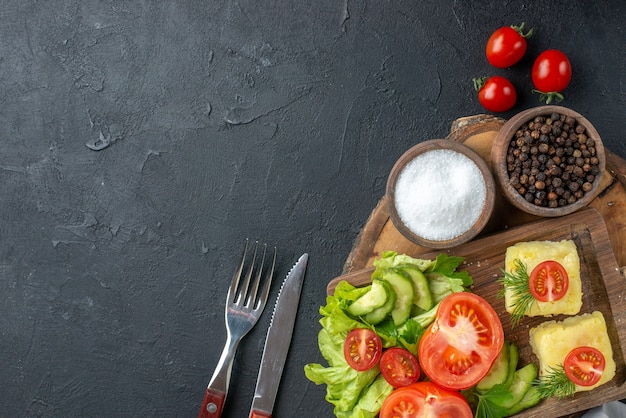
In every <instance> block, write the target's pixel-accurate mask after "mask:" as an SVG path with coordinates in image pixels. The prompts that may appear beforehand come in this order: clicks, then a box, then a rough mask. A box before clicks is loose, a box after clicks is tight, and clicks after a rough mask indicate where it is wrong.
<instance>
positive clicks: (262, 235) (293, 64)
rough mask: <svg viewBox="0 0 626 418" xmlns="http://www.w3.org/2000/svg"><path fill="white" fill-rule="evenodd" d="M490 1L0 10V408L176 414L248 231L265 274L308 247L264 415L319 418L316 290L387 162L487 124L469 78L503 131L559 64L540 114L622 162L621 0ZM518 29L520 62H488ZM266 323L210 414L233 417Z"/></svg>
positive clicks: (624, 55) (19, 413)
mask: <svg viewBox="0 0 626 418" xmlns="http://www.w3.org/2000/svg"><path fill="white" fill-rule="evenodd" d="M309 3H311V4H309ZM491 3H492V5H491V6H487V5H484V4H482V3H479V2H471V1H465V2H464V1H451V0H443V1H442V0H430V1H395V2H375V1H370V2H365V1H353V0H350V1H348V0H345V1H335V0H333V1H328V0H321V1H313V2H308V1H292V2H289V1H285V0H279V1H258V0H241V1H230V2H225V1H180V2H157V1H133V2H127V1H108V0H102V1H94V0H86V1H68V0H65V1H53V2H44V1H32V0H31V1H1V2H0V35H1V38H0V98H1V100H2V103H1V111H0V139H1V141H2V147H1V148H0V332H1V338H0V393H1V394H2V395H1V396H0V399H1V400H0V416H4V417H9V416H10V417H35V416H43V417H73V416H102V417H113V416H119V417H131V416H161V417H174V416H178V417H189V416H196V415H197V412H198V408H199V404H200V401H201V399H202V395H203V392H204V389H205V387H206V384H207V383H208V381H209V378H210V376H211V374H212V372H213V369H214V367H215V365H216V363H217V360H218V357H219V354H220V352H221V349H222V345H223V343H224V339H225V329H224V325H223V312H224V300H225V297H226V290H227V287H228V284H229V282H230V279H231V276H232V274H233V272H234V267H235V263H236V262H237V260H238V258H239V256H240V251H241V248H242V246H243V242H244V239H245V238H246V237H250V238H252V239H260V240H264V241H267V242H268V243H269V244H271V245H276V246H277V247H278V254H279V255H278V264H279V265H278V268H277V271H278V276H279V277H280V278H281V279H282V277H284V275H285V274H286V272H287V270H288V268H289V266H290V265H291V264H292V263H293V262H294V261H295V260H296V259H297V257H298V256H299V255H300V254H301V253H303V252H309V253H310V260H309V268H308V272H307V277H306V280H305V283H304V288H303V290H302V299H301V305H300V309H299V315H298V320H297V323H296V328H295V332H294V337H293V341H292V344H291V351H290V355H289V358H288V361H287V365H286V371H285V374H284V375H283V379H282V384H281V390H280V393H279V395H278V399H277V404H276V409H275V416H276V417H278V418H280V417H296V416H320V417H323V416H330V415H332V407H331V406H330V405H329V404H327V403H325V401H324V395H325V388H324V387H317V386H315V385H314V384H312V383H310V382H309V381H308V380H306V378H305V377H304V373H303V366H304V364H306V363H308V362H319V361H321V360H322V359H321V356H320V355H319V353H318V351H317V340H316V335H317V332H318V330H319V325H318V322H317V321H318V319H319V316H318V307H319V306H320V305H321V304H323V303H324V301H325V287H326V284H327V283H328V281H329V280H331V279H332V278H334V277H335V276H337V275H339V274H340V273H341V270H342V266H343V263H344V261H345V260H346V257H347V255H348V253H349V251H350V249H351V247H352V244H353V242H354V240H355V238H356V237H357V234H358V232H359V230H360V229H361V228H362V227H363V225H364V224H365V222H366V220H367V217H368V216H369V214H370V212H371V211H372V209H373V208H374V207H375V205H376V204H377V202H378V201H379V199H380V198H381V197H382V196H383V194H384V188H385V182H386V180H387V175H388V173H389V170H390V169H391V166H392V165H393V163H394V162H395V160H396V159H397V158H398V157H399V156H400V155H401V154H402V153H403V152H404V151H406V150H407V149H408V148H409V147H411V146H412V145H414V144H415V143H417V142H420V141H423V140H427V139H431V138H441V137H445V136H446V135H447V134H448V133H449V129H450V124H451V123H452V121H453V120H455V119H456V118H459V117H463V116H469V115H473V114H477V113H484V112H485V110H484V109H482V108H481V107H480V105H479V103H478V101H477V99H476V94H475V92H474V90H473V86H472V82H471V80H472V78H473V77H476V76H482V75H505V76H508V77H509V78H510V79H511V80H512V81H513V83H514V84H515V85H516V86H517V89H518V94H519V100H518V104H517V106H516V107H515V108H514V109H513V110H512V111H511V112H508V113H505V114H501V115H499V116H502V117H504V118H508V117H510V116H512V115H513V114H514V113H516V112H518V111H521V110H523V109H525V108H528V107H532V106H537V105H539V104H540V103H539V102H538V97H537V96H536V95H533V94H531V92H530V91H531V89H532V84H531V79H530V69H531V66H532V61H533V59H534V57H536V56H537V55H538V54H539V52H541V51H542V50H544V49H548V48H557V49H561V50H563V51H565V52H566V53H567V54H568V55H569V57H570V59H571V62H572V65H573V68H574V76H573V80H572V83H571V84H570V86H569V87H568V88H567V89H566V90H565V92H564V94H565V97H566V98H565V101H564V102H562V104H563V105H565V106H568V107H570V108H572V109H574V110H576V111H578V112H580V113H582V114H583V115H585V116H586V117H587V118H588V119H589V120H590V121H591V122H592V123H593V124H594V125H595V127H596V128H597V130H598V131H599V132H600V134H601V136H602V138H603V140H604V142H605V145H606V146H607V147H608V148H609V149H610V150H611V151H613V152H614V153H616V154H618V155H619V156H621V157H622V158H625V157H626V145H625V143H624V141H623V136H624V131H625V130H626V122H625V114H626V103H625V92H624V89H625V87H624V85H625V80H624V77H625V74H626V68H625V67H626V48H625V44H626V42H625V41H626V37H625V34H624V22H626V8H625V7H624V2H623V1H619V0H616V1H610V0H600V1H583V0H580V1H536V2H533V1H498V2H491ZM522 21H525V22H526V25H527V27H534V28H535V34H534V36H533V37H532V38H531V39H530V40H529V50H528V52H527V54H526V57H525V58H524V59H523V61H522V62H521V63H519V64H518V65H516V66H515V67H513V68H511V69H506V70H500V69H496V68H492V67H490V66H489V64H488V63H487V61H486V58H485V56H484V47H485V43H486V41H487V38H488V37H489V35H490V33H491V32H492V31H493V30H495V29H496V28H498V27H499V26H504V25H510V24H519V23H521V22H522ZM277 283H278V281H277V282H276V283H275V286H274V287H273V288H272V298H274V297H275V295H276V294H277V292H278V285H277ZM271 303H272V301H271V302H270V303H269V304H268V305H270V304H271ZM270 311H271V309H268V310H266V312H265V313H264V315H263V317H262V318H261V320H260V322H259V325H257V327H256V328H255V329H254V330H253V331H252V332H251V333H250V334H249V335H248V336H247V337H246V338H245V339H244V340H243V342H242V344H241V345H240V348H239V351H238V353H237V357H236V361H235V364H234V369H233V376H232V381H231V389H230V394H229V396H228V400H227V404H226V407H225V416H228V417H243V416H247V413H248V410H249V407H250V402H251V400H252V394H253V391H254V386H255V382H256V375H257V371H258V364H259V361H260V357H261V352H262V348H263V339H264V335H265V331H266V327H267V325H268V323H269V319H270V318H269V317H270V314H271V312H270ZM312 411H316V412H312Z"/></svg>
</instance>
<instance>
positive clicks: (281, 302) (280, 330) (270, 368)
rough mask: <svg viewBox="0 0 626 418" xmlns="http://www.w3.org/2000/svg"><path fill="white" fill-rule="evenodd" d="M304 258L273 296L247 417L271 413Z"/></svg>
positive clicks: (267, 417)
mask: <svg viewBox="0 0 626 418" xmlns="http://www.w3.org/2000/svg"><path fill="white" fill-rule="evenodd" d="M308 259H309V255H308V254H306V253H305V254H302V256H301V257H300V258H299V259H298V261H297V262H296V263H295V264H294V266H293V267H292V268H291V270H290V271H289V273H288V274H287V277H285V281H284V282H283V284H282V286H281V288H280V292H279V293H278V297H277V298H276V305H274V312H273V313H272V320H271V321H270V326H269V328H268V330H267V336H266V338H265V348H264V349H263V357H262V358H261V367H260V368H259V375H258V377H257V382H256V389H255V391H254V399H253V401H252V407H251V408H250V418H271V416H272V410H273V409H274V401H275V400H276V394H277V393H278V385H279V384H280V379H281V376H282V374H283V368H284V367H285V361H286V359H287V353H288V352H289V346H290V344H291V336H292V334H293V326H294V324H295V322H296V313H297V312H298V304H299V302H300V291H301V290H302V282H303V280H304V272H305V270H306V265H307V262H308Z"/></svg>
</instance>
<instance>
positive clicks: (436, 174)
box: [395, 149, 487, 241]
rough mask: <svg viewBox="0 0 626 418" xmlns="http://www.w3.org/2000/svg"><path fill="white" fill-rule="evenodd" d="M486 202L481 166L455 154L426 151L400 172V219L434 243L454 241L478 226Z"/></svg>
mask: <svg viewBox="0 0 626 418" xmlns="http://www.w3.org/2000/svg"><path fill="white" fill-rule="evenodd" d="M486 200H487V187H486V184H485V180H484V178H483V176H482V173H481V172H480V169H479V168H478V166H477V165H476V164H475V163H474V162H473V161H472V160H471V159H469V158H468V157H466V156H465V155H463V154H460V153H458V152H456V151H452V150H448V149H441V150H432V151H427V152H425V153H423V154H421V155H419V156H417V157H416V158H414V159H413V160H412V161H410V162H409V163H408V164H407V165H406V166H405V167H404V169H403V170H402V171H401V172H400V175H399V176H398V180H397V183H396V188H395V204H396V210H397V212H398V216H399V217H400V219H401V220H402V222H404V224H405V225H406V226H407V227H408V228H409V229H410V230H411V231H413V232H414V233H415V234H417V235H419V236H421V237H422V238H424V239H427V240H431V241H444V240H450V239H454V238H456V237H458V236H460V235H462V234H463V233H464V232H466V231H468V230H469V229H470V228H471V227H472V225H474V224H475V223H476V221H477V220H478V218H479V217H480V214H481V212H482V210H483V207H484V206H485V202H486Z"/></svg>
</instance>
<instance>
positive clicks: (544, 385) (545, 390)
mask: <svg viewBox="0 0 626 418" xmlns="http://www.w3.org/2000/svg"><path fill="white" fill-rule="evenodd" d="M533 385H534V386H536V387H537V390H538V391H539V394H540V395H541V397H542V398H543V399H546V398H551V397H556V398H558V399H563V398H567V397H570V396H572V395H574V393H576V385H575V384H574V382H572V381H571V380H570V379H569V377H567V374H565V368H564V367H563V365H558V366H555V367H551V368H549V369H548V372H547V373H546V374H544V375H543V376H540V377H539V378H537V379H536V380H535V381H534V382H533Z"/></svg>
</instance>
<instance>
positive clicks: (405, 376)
mask: <svg viewBox="0 0 626 418" xmlns="http://www.w3.org/2000/svg"><path fill="white" fill-rule="evenodd" d="M380 373H381V374H382V375H383V377H384V378H385V380H386V381H387V383H389V384H390V385H391V386H393V387H394V388H399V387H402V386H408V385H410V384H411V383H415V382H417V379H419V377H420V366H419V364H418V362H417V359H416V358H415V356H414V355H413V354H411V353H410V352H409V351H408V350H405V349H404V348H400V347H394V348H390V349H388V350H387V351H385V352H384V353H383V356H382V357H381V358H380Z"/></svg>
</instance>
